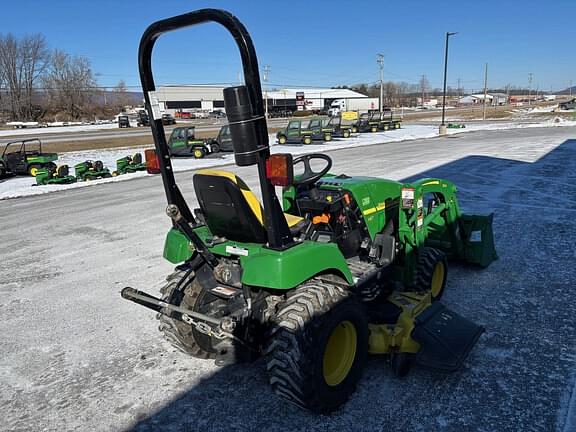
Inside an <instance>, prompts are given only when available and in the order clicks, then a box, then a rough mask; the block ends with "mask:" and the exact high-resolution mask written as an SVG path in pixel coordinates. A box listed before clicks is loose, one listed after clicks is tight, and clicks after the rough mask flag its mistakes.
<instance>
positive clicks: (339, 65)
mask: <svg viewBox="0 0 576 432" xmlns="http://www.w3.org/2000/svg"><path fill="white" fill-rule="evenodd" d="M203 7H217V8H223V9H228V10H230V11H231V12H232V13H234V14H235V15H237V16H238V17H239V18H240V19H241V20H242V21H243V22H244V24H245V25H246V26H247V28H248V30H249V31H250V32H251V34H252V38H253V40H254V43H255V45H256V51H257V53H258V56H259V62H260V66H261V67H263V66H264V65H265V64H269V65H270V67H271V72H270V82H271V83H272V84H274V85H277V86H281V85H293V86H297V85H303V86H332V85H342V84H354V83H359V82H375V81H377V79H378V70H377V64H376V54H377V53H378V52H381V53H383V54H384V55H385V66H384V75H385V80H392V81H406V82H410V83H417V82H418V80H419V78H420V76H421V75H422V74H426V75H427V77H428V80H429V81H430V84H431V86H432V87H440V86H441V83H442V72H443V53H444V34H445V32H446V31H457V32H459V34H458V35H456V36H454V37H452V38H451V39H450V63H449V64H450V66H449V74H448V75H449V76H448V82H449V85H451V86H453V87H456V85H457V79H458V78H460V79H461V82H462V86H463V87H464V88H466V89H480V88H481V87H482V86H483V71H484V64H485V63H488V65H489V66H488V67H489V86H491V87H497V86H504V85H506V84H508V83H510V84H512V85H518V86H520V85H525V86H527V85H528V74H529V73H530V72H532V73H533V74H534V79H533V84H532V86H533V88H534V89H535V88H536V87H539V88H540V89H542V90H546V91H549V90H550V88H552V89H553V90H558V89H563V88H566V87H567V86H568V82H569V81H570V80H573V82H574V85H576V56H575V55H574V51H575V48H574V46H575V44H576V25H574V20H575V19H576V1H575V0H557V1H553V2H552V1H549V2H542V1H538V2H536V1H533V0H525V1H516V0H513V1H506V0H500V1H465V0H460V1H425V0H422V1H394V2H391V1H385V0H380V1H356V2H351V1H324V0H321V1H308V2H305V1H298V0H294V1H291V2H283V1H272V0H269V1H239V0H238V1H212V2H207V1H181V0H171V1H158V0H156V1H151V0H139V1H131V0H125V1H112V0H97V1H90V2H89V1H82V0H75V1H68V0H60V1H56V0H55V1H45V0H44V1H42V0H36V1H31V0H20V1H6V2H3V5H2V15H1V17H0V23H1V25H0V32H2V33H8V32H12V33H14V34H16V35H23V34H26V33H35V32H40V33H43V34H44V35H45V36H46V39H47V41H48V44H49V45H50V47H52V48H59V49H63V50H64V51H66V52H68V53H71V54H75V55H83V56H86V57H88V58H89V59H90V61H91V63H92V66H93V70H94V71H95V72H96V73H98V74H99V75H98V77H97V78H98V82H99V84H101V85H104V86H113V85H115V84H116V83H117V82H118V81H119V80H120V79H124V80H125V81H126V82H127V84H128V85H129V86H138V85H139V79H138V70H137V59H136V56H137V47H138V42H139V39H140V36H141V35H142V32H143V31H144V29H145V28H146V27H147V26H148V25H149V24H150V23H152V22H153V21H156V20H159V19H162V18H166V17H169V16H173V15H177V14H180V13H184V12H188V11H191V10H194V9H199V8H203ZM154 65H155V73H156V81H157V83H171V84H181V83H182V84H184V83H185V84H191V83H229V82H235V81H237V80H238V71H239V70H240V66H239V58H238V55H237V53H236V51H235V47H234V44H233V41H232V39H231V38H230V37H229V36H228V35H227V34H226V33H225V31H224V30H223V29H221V28H220V27H218V26H217V25H214V24H210V25H203V26H200V27H196V28H193V29H186V30H184V31H181V32H178V33H173V34H168V35H166V36H164V37H162V38H161V39H160V40H159V42H158V43H157V45H156V49H155V55H154Z"/></svg>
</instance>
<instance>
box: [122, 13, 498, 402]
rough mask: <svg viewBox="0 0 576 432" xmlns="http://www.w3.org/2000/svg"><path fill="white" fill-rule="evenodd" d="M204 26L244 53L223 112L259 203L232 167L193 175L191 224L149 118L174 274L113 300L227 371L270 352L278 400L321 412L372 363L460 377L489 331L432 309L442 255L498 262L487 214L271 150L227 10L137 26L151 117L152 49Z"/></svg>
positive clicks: (428, 190) (241, 33)
mask: <svg viewBox="0 0 576 432" xmlns="http://www.w3.org/2000/svg"><path fill="white" fill-rule="evenodd" d="M206 22H217V23H219V24H221V25H222V26H224V27H225V28H226V29H227V30H228V31H229V32H230V34H231V35H232V36H233V38H234V40H235V41H236V43H237V45H238V48H239V50H240V54H241V59H242V63H243V70H244V77H245V80H246V83H245V85H240V86H236V87H229V88H226V89H225V90H224V104H225V107H226V113H227V115H228V119H229V122H230V131H231V133H232V137H233V145H234V156H235V161H236V164H237V165H238V166H253V165H256V166H257V170H258V175H259V180H260V189H261V195H262V202H261V203H260V201H259V200H258V198H257V197H256V195H255V194H254V193H252V191H251V190H250V188H249V187H248V186H247V185H246V184H245V183H244V182H243V181H242V180H241V179H240V178H239V177H238V176H237V175H235V174H234V173H232V172H228V171H220V170H213V169H205V170H200V171H197V172H196V173H195V174H194V176H193V184H194V189H195V192H196V197H197V199H198V203H199V206H200V208H199V209H196V211H195V212H194V215H195V216H194V215H193V212H192V211H191V209H190V207H189V206H188V203H187V202H186V200H185V199H184V197H183V195H182V193H181V192H180V189H179V187H178V185H177V184H176V181H175V178H174V172H173V169H172V165H171V160H170V158H169V147H168V145H167V143H166V138H165V134H164V128H163V125H162V122H161V121H160V120H155V121H154V122H153V123H152V125H151V127H152V134H153V137H154V142H155V146H156V152H157V154H158V161H159V164H160V171H161V175H162V180H163V183H164V190H165V193H166V197H167V201H168V207H167V209H166V212H167V215H168V216H169V217H170V218H171V220H172V228H171V229H170V230H169V232H168V235H167V237H166V242H165V247H164V257H165V258H166V259H167V260H168V261H169V262H171V263H173V264H175V265H176V268H175V271H174V273H172V274H171V275H170V276H168V278H167V283H166V285H165V286H164V287H163V288H162V289H161V298H159V297H155V296H152V295H150V294H147V293H145V292H143V291H138V290H136V289H134V288H130V287H126V288H124V289H123V290H122V293H121V294H122V297H123V298H125V299H128V300H131V301H133V302H135V303H138V304H140V305H142V306H145V307H147V308H149V309H152V310H154V311H155V312H157V314H158V315H157V316H158V319H159V320H160V330H161V331H162V332H163V333H164V335H165V336H166V338H167V339H168V340H169V341H171V342H172V343H173V344H174V345H175V346H176V347H178V348H179V349H180V350H182V351H184V352H185V353H188V354H190V355H191V356H193V357H197V358H201V359H215V360H216V362H217V364H228V363H230V362H238V361H243V360H253V359H256V358H258V357H261V356H263V357H264V358H265V361H266V369H267V372H268V375H269V377H270V383H271V385H272V388H273V389H274V390H275V392H276V393H277V394H278V395H280V396H282V397H283V398H285V399H286V400H287V401H289V402H291V403H293V404H295V405H298V406H300V407H303V408H305V409H307V410H310V411H312V412H316V413H328V412H331V411H333V410H335V409H337V408H338V407H340V406H341V405H342V404H343V403H345V402H346V401H347V399H348V398H349V397H350V395H351V394H352V393H353V392H354V390H355V387H356V384H357V383H358V381H359V379H360V377H361V375H362V371H363V368H364V365H365V362H366V358H367V355H368V354H369V353H372V354H382V355H385V356H386V359H387V360H388V361H389V363H390V364H391V366H392V370H393V371H394V373H395V374H396V375H398V376H402V375H405V374H406V373H407V372H408V371H409V369H410V367H411V366H412V365H415V364H418V365H423V366H426V367H431V368H436V369H440V370H445V371H452V370H455V369H458V368H459V367H460V366H461V365H462V363H463V361H464V360H465V358H466V356H467V355H468V353H469V352H470V350H471V349H472V347H473V346H474V345H475V343H476V341H477V339H478V338H479V336H480V334H481V333H482V330H483V329H482V327H480V326H478V325H476V324H474V323H472V322H470V321H469V320H467V319H465V318H463V317H461V316H460V315H458V314H456V313H455V312H453V311H451V310H450V309H448V308H447V307H446V306H444V305H442V304H441V303H440V302H439V299H440V298H441V297H442V294H443V292H444V289H445V286H446V280H447V275H448V260H449V259H457V260H464V261H467V262H471V263H475V264H478V265H480V266H487V265H489V264H490V262H491V261H492V260H493V259H495V258H496V253H495V250H494V244H493V238H492V228H491V222H492V216H491V215H490V216H474V215H465V214H462V213H461V211H460V209H459V206H458V202H457V199H456V195H455V192H456V188H455V186H454V185H453V184H452V183H450V182H449V181H446V180H442V179H423V180H420V181H416V182H411V183H401V182H397V181H393V180H386V179H382V178H375V177H351V176H347V175H344V174H341V175H335V174H333V173H330V169H331V166H332V160H331V158H330V157H329V156H327V155H325V154H308V155H303V156H300V157H298V158H296V159H293V158H292V155H290V154H274V155H271V154H270V148H269V144H268V130H267V125H266V119H265V116H264V107H263V99H262V89H261V84H260V77H259V70H260V69H259V67H258V62H257V58H256V53H255V50H254V46H253V44H252V40H251V38H250V35H249V34H248V32H247V30H246V29H245V27H244V26H243V25H242V23H241V22H240V21H238V19H237V18H236V17H234V16H233V15H232V14H230V13H228V12H225V11H221V10H214V9H203V10H199V11H196V12H192V13H188V14H185V15H180V16H176V17H173V18H169V19H165V20H162V21H158V22H156V23H154V24H152V25H151V26H150V27H148V29H147V30H146V31H145V33H144V35H143V36H142V39H141V41H140V50H139V65H140V78H141V82H142V89H143V92H144V96H145V98H146V107H147V108H148V110H149V111H150V112H151V111H152V110H151V108H152V107H151V105H150V104H151V100H152V101H153V100H155V95H154V91H155V83H154V79H153V76H152V59H151V56H152V50H153V47H154V44H155V42H156V40H157V39H158V38H159V37H160V36H161V35H162V34H164V33H166V32H169V31H173V30H176V29H180V28H184V27H189V26H192V25H196V24H200V23H206ZM319 163H320V164H323V167H322V168H319V165H318V164H319ZM294 167H299V169H300V170H299V174H296V175H295V173H294ZM276 186H282V187H283V188H284V192H283V197H282V200H283V204H284V209H282V207H281V205H280V200H279V199H278V197H277V196H276V193H275V187H276Z"/></svg>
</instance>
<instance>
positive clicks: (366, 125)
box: [352, 111, 380, 133]
mask: <svg viewBox="0 0 576 432" xmlns="http://www.w3.org/2000/svg"><path fill="white" fill-rule="evenodd" d="M379 127H380V113H379V112H378V111H371V112H367V113H362V114H360V117H359V118H358V120H356V121H355V122H354V123H352V132H354V133H357V132H378V128H379Z"/></svg>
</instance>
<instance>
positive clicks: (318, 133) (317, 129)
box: [306, 117, 334, 142]
mask: <svg viewBox="0 0 576 432" xmlns="http://www.w3.org/2000/svg"><path fill="white" fill-rule="evenodd" d="M306 129H307V130H309V131H310V132H312V140H313V141H326V142H328V141H332V137H333V136H334V128H333V127H332V126H327V125H324V122H323V121H322V119H321V118H319V117H317V118H312V119H310V121H309V122H308V126H306Z"/></svg>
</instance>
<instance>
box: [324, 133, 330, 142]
mask: <svg viewBox="0 0 576 432" xmlns="http://www.w3.org/2000/svg"><path fill="white" fill-rule="evenodd" d="M324 139H325V140H326V141H332V135H329V134H328V135H326V138H324Z"/></svg>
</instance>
